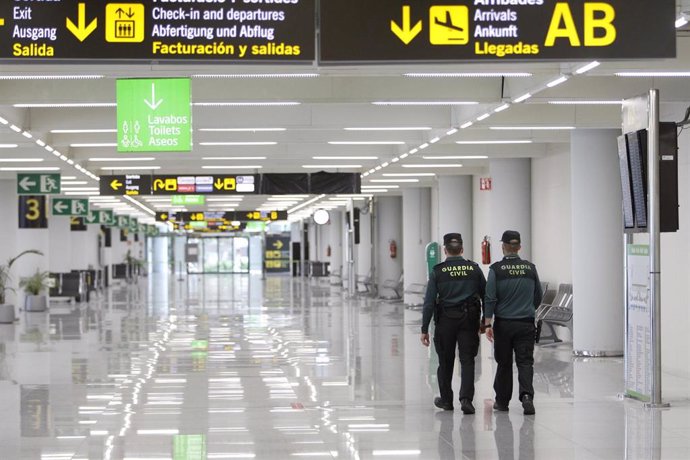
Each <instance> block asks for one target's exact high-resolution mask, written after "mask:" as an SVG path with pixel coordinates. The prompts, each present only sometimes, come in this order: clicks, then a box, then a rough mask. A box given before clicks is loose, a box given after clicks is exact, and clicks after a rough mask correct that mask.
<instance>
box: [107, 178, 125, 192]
mask: <svg viewBox="0 0 690 460" xmlns="http://www.w3.org/2000/svg"><path fill="white" fill-rule="evenodd" d="M123 185H124V184H123V183H122V182H120V181H119V180H117V179H113V181H112V182H111V183H110V188H112V189H113V190H120V187H122V186H123Z"/></svg>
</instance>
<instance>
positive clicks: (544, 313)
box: [536, 283, 573, 343]
mask: <svg viewBox="0 0 690 460" xmlns="http://www.w3.org/2000/svg"><path fill="white" fill-rule="evenodd" d="M536 319H537V321H539V320H541V321H542V328H543V327H544V326H546V327H548V329H549V334H548V335H544V331H543V329H542V336H541V340H540V343H541V341H542V340H551V341H553V343H560V342H563V340H562V339H561V338H559V337H558V334H556V329H555V328H554V326H563V327H567V328H568V329H569V330H570V331H571V334H572V328H573V285H572V284H567V283H561V284H560V285H559V286H558V290H557V291H556V296H555V297H554V299H553V300H552V301H551V303H542V304H541V305H540V306H539V308H537V313H536Z"/></svg>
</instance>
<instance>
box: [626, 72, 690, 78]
mask: <svg viewBox="0 0 690 460" xmlns="http://www.w3.org/2000/svg"><path fill="white" fill-rule="evenodd" d="M615 75H616V76H617V77H690V72H686V71H683V72H681V71H678V72H667V71H657V72H652V71H639V72H616V73H615Z"/></svg>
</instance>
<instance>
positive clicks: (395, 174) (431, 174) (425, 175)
mask: <svg viewBox="0 0 690 460" xmlns="http://www.w3.org/2000/svg"><path fill="white" fill-rule="evenodd" d="M435 175H436V174H435V173H383V174H382V176H384V177H431V176H435Z"/></svg>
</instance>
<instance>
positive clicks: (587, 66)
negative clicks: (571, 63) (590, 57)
mask: <svg viewBox="0 0 690 460" xmlns="http://www.w3.org/2000/svg"><path fill="white" fill-rule="evenodd" d="M599 65H600V63H599V61H592V62H590V63H589V64H585V65H583V66H582V67H580V68H579V69H576V70H575V73H576V74H578V75H581V74H583V73H585V72H589V71H590V70H592V69H595V68H597V67H599Z"/></svg>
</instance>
